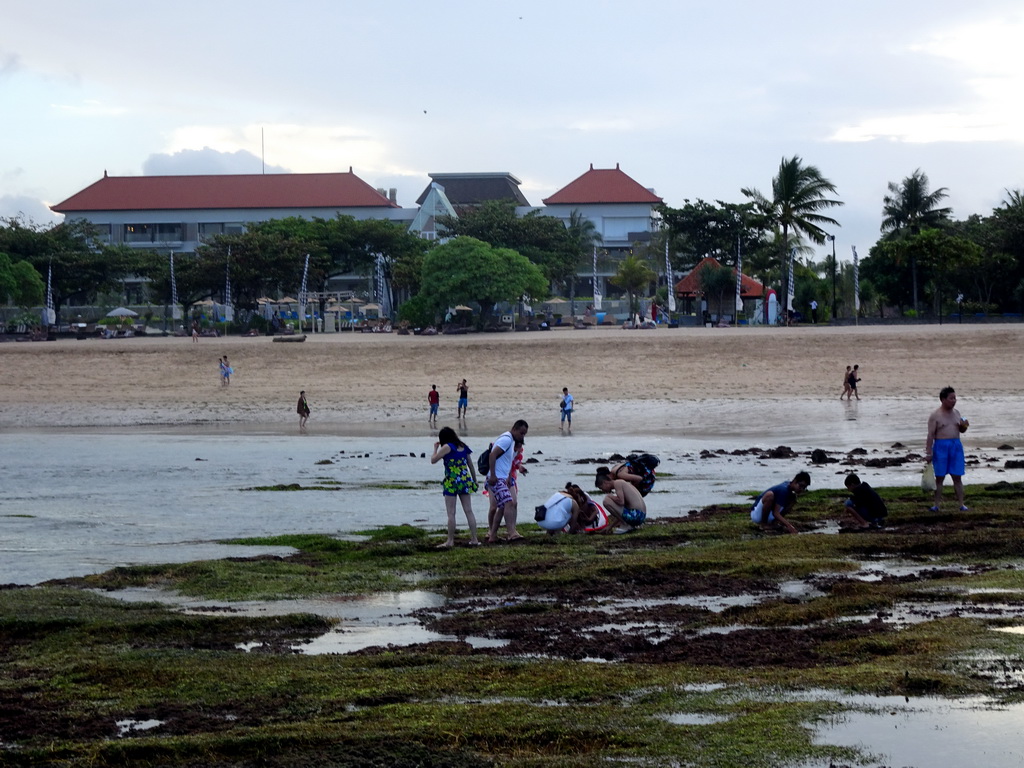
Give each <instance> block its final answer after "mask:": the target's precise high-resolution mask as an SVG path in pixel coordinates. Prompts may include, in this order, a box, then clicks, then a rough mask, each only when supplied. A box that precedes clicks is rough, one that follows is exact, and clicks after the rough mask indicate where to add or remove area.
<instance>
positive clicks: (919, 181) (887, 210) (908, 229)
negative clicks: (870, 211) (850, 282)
mask: <svg viewBox="0 0 1024 768" xmlns="http://www.w3.org/2000/svg"><path fill="white" fill-rule="evenodd" d="M947 196H948V191H947V190H946V188H945V187H940V188H939V189H936V190H935V191H934V192H929V191H928V175H927V174H926V173H924V172H923V171H922V170H921V169H920V168H918V169H917V170H916V171H914V172H913V173H912V174H910V175H909V176H907V177H906V178H905V179H903V181H902V182H900V183H899V184H897V183H896V182H894V181H890V182H889V194H888V195H886V196H885V197H884V198H882V232H883V233H886V234H887V236H888V237H887V239H890V240H894V239H899V238H900V237H901V236H903V235H906V234H909V235H911V236H914V235H917V234H918V233H920V232H921V230H922V229H924V228H927V227H938V226H940V225H941V224H943V223H944V222H945V221H947V220H948V219H949V217H950V215H951V214H952V213H953V209H952V208H940V207H939V203H941V202H942V201H943V200H945V199H946V197H947ZM910 277H911V281H912V292H911V295H912V297H913V307H914V311H915V312H917V261H916V260H915V259H914V258H913V257H912V258H911V261H910Z"/></svg>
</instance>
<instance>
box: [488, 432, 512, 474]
mask: <svg viewBox="0 0 1024 768" xmlns="http://www.w3.org/2000/svg"><path fill="white" fill-rule="evenodd" d="M515 444H516V441H515V438H514V437H512V433H511V432H503V433H502V434H501V436H500V437H499V438H498V439H497V440H495V441H494V445H493V446H492V447H491V450H492V451H493V450H494V449H495V448H501V449H502V450H503V451H504V453H503V454H501V456H499V457H498V458H497V459H496V460H495V462H494V476H495V477H496V478H498V479H499V480H507V479H508V476H509V475H511V474H512V459H514V458H515V457H516V456H515V452H514V451H513V450H512V449H513V448H514V447H515Z"/></svg>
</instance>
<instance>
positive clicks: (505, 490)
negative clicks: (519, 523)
mask: <svg viewBox="0 0 1024 768" xmlns="http://www.w3.org/2000/svg"><path fill="white" fill-rule="evenodd" d="M529 429H530V425H529V424H527V423H526V422H525V421H523V420H522V419H519V420H518V421H517V422H516V423H515V424H513V425H512V429H510V430H509V431H508V432H502V433H501V435H500V436H499V437H498V439H497V440H495V441H494V445H492V446H491V455H490V458H489V464H490V471H488V473H487V487H488V488H489V489H490V491H491V493H492V494H494V503H495V505H496V511H495V514H494V519H493V520H492V521H491V525H490V529H489V530H488V532H487V542H488V543H489V544H493V543H495V542H496V541H497V540H498V525H499V524H500V523H501V519H502V517H504V518H505V533H506V539H505V540H506V541H508V542H509V543H512V542H513V541H516V540H518V539H521V538H523V536H522V534H521V533H519V531H517V530H516V514H517V512H518V505H517V502H516V500H515V499H514V498H513V497H512V485H511V481H510V479H509V478H510V477H511V475H512V460H513V459H514V458H515V456H516V450H515V445H516V443H521V442H523V440H525V439H526V432H527V430H529Z"/></svg>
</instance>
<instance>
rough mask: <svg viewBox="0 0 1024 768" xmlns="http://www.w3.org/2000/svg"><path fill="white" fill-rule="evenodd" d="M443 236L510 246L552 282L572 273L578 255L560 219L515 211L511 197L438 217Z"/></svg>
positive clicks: (503, 246) (531, 212)
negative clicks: (472, 238)
mask: <svg viewBox="0 0 1024 768" xmlns="http://www.w3.org/2000/svg"><path fill="white" fill-rule="evenodd" d="M437 223H438V224H439V225H440V226H441V227H442V228H443V229H444V235H445V237H474V238H476V239H477V240H481V241H483V242H485V243H488V244H489V245H491V246H493V247H495V248H511V249H512V250H514V251H518V252H519V253H520V254H522V255H523V256H525V257H526V258H527V259H529V260H530V261H531V262H533V263H534V264H536V265H537V266H538V267H540V268H541V270H542V271H543V273H544V276H545V277H546V278H547V279H548V280H549V281H551V282H553V283H564V282H565V281H566V280H567V279H568V278H570V277H572V276H575V274H576V269H577V266H578V263H579V256H578V255H577V253H576V252H575V251H574V250H573V243H572V241H571V240H570V237H569V233H568V231H567V230H566V227H565V225H564V224H563V223H562V221H561V220H560V219H556V218H554V217H553V216H545V215H543V214H542V213H541V212H540V211H530V213H528V214H526V215H525V216H518V215H517V214H516V206H515V203H514V202H512V201H511V200H489V201H487V202H486V203H483V204H482V205H480V206H476V207H472V208H468V207H467V208H464V209H462V210H460V211H459V215H458V216H439V217H438V219H437Z"/></svg>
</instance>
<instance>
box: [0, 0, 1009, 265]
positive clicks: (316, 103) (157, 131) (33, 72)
mask: <svg viewBox="0 0 1024 768" xmlns="http://www.w3.org/2000/svg"><path fill="white" fill-rule="evenodd" d="M2 12H3V13H2V23H0V126H2V127H0V216H11V215H15V214H17V213H19V212H22V213H24V214H25V215H26V216H28V217H29V218H32V219H34V220H35V221H37V222H45V221H50V220H52V218H53V216H52V214H50V212H49V211H48V209H47V206H49V205H52V204H54V203H57V202H59V201H61V200H63V199H65V198H67V197H69V196H71V195H72V194H74V193H76V192H78V191H79V190H81V189H82V188H84V187H85V186H87V185H89V184H91V183H93V182H94V181H96V180H97V179H99V178H101V177H102V176H103V172H104V170H106V171H107V172H109V173H110V174H111V175H143V174H145V175H151V174H175V173H260V172H261V171H262V170H263V168H264V164H265V167H266V172H268V173H271V172H294V173H300V172H307V173H308V172H330V171H347V170H348V169H349V167H350V166H351V167H352V169H353V170H354V171H355V173H356V174H357V175H358V176H359V177H360V178H362V179H363V180H365V181H366V182H368V183H369V184H371V185H373V186H375V187H396V188H397V189H398V202H399V204H400V205H403V206H412V205H413V204H414V202H415V198H416V197H417V196H418V195H419V193H420V192H421V191H422V190H423V189H424V187H425V186H426V185H427V183H428V181H429V179H428V177H427V173H428V172H447V173H452V172H484V171H508V172H511V173H512V174H514V175H515V176H517V177H518V178H520V179H521V180H522V182H523V185H522V190H523V192H524V194H525V195H526V197H527V199H528V200H529V201H530V202H531V203H532V204H534V205H540V204H541V199H542V198H544V197H547V196H548V195H550V194H551V193H553V192H555V191H556V190H557V189H559V188H561V187H563V186H565V185H566V184H568V183H569V182H570V181H572V180H573V179H575V178H576V177H578V176H579V175H580V174H582V173H583V172H584V171H586V170H587V169H588V168H589V167H590V165H591V163H592V164H593V165H594V167H596V168H613V167H615V164H616V163H618V164H619V165H620V167H621V168H622V170H623V171H625V172H626V173H627V174H629V175H630V176H631V177H633V178H634V179H636V180H637V181H638V182H640V183H641V184H642V185H644V186H645V187H652V188H654V189H655V191H656V192H657V194H659V195H660V196H662V197H663V198H664V199H665V202H666V203H667V204H669V205H672V206H681V205H683V203H684V201H685V200H686V199H691V200H694V199H696V198H703V199H705V200H709V201H710V200H716V199H720V200H724V201H728V202H742V201H743V197H742V195H741V193H740V188H741V187H750V186H752V187H756V188H758V189H760V190H761V191H762V192H765V193H770V191H771V178H772V176H773V175H774V173H775V172H776V170H777V168H778V165H779V161H780V160H781V159H782V157H784V156H785V157H789V156H792V155H799V156H800V157H802V158H803V159H804V161H805V162H806V163H808V164H813V165H816V166H817V167H818V168H819V169H820V170H821V172H822V173H823V174H824V175H825V176H826V177H828V178H829V179H831V180H832V181H833V182H834V183H835V184H836V185H837V187H838V194H839V197H840V198H841V199H842V200H843V201H844V202H845V203H846V205H845V207H844V208H841V209H838V211H837V212H836V213H835V218H836V219H837V220H839V222H840V223H841V224H842V229H840V230H839V232H838V238H837V246H838V248H839V256H840V258H843V259H847V258H849V254H850V249H849V246H850V245H851V244H852V245H856V246H857V248H858V252H859V253H860V254H861V255H862V256H863V255H866V253H867V251H868V249H869V248H870V246H871V245H872V244H874V242H875V241H876V240H877V238H878V227H879V223H880V221H881V208H882V197H883V196H884V195H885V193H886V185H887V183H888V182H890V181H900V180H901V179H903V178H904V177H905V176H908V175H909V174H910V173H912V172H913V171H914V170H915V169H917V168H921V169H922V170H924V171H925V173H927V174H928V176H929V178H930V180H931V182H932V186H933V188H935V187H947V188H948V189H949V199H948V203H949V204H950V205H951V206H952V207H953V209H954V214H955V216H956V217H957V218H966V217H967V216H969V215H970V214H972V213H980V214H988V213H990V212H991V209H992V208H993V207H995V206H997V205H999V204H1000V202H1001V201H1002V199H1003V198H1004V197H1005V189H1007V188H1010V189H1014V188H1024V98H1022V94H1024V45H1022V43H1021V41H1022V40H1024V6H1022V4H1021V3H1020V2H1019V0H1017V2H1011V1H1004V0H974V2H972V3H965V2H963V1H962V0H959V1H958V2H950V1H948V0H928V1H927V2H926V1H924V0H895V1H894V0H886V1H885V2H881V1H878V0H864V1H862V2H860V3H856V4H852V3H831V2H821V1H820V0H819V1H818V2H802V1H796V0H793V1H787V0H776V1H775V2H771V3H768V2H760V1H757V0H750V1H749V2H738V1H736V2H730V1H729V0H720V1H719V2H714V3H712V2H707V1H706V0H705V1H704V2H691V1H690V0H648V1H647V2H644V1H643V0H641V1H640V2H637V1H636V0H633V1H632V2H618V1H614V2H613V1H608V2H602V1H601V0H586V2H584V1H583V0H519V1H518V2H486V1H482V0H434V2H429V3H424V2H403V1H399V0H393V1H391V2H389V1H388V0H382V1H380V2H365V0H362V1H360V2H350V1H348V0H333V1H331V0H291V2H287V3H284V2H269V1H266V0H245V2H242V1H240V0H203V1H202V2H197V1H196V0H177V1H176V2H163V1H162V0H150V1H149V2H138V0H132V1H131V2H127V1H122V0H90V2H81V1H79V0H3V4H2ZM261 135H262V136H263V137H264V141H263V142H262V143H261ZM819 250H820V254H819V255H823V254H824V249H819Z"/></svg>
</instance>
